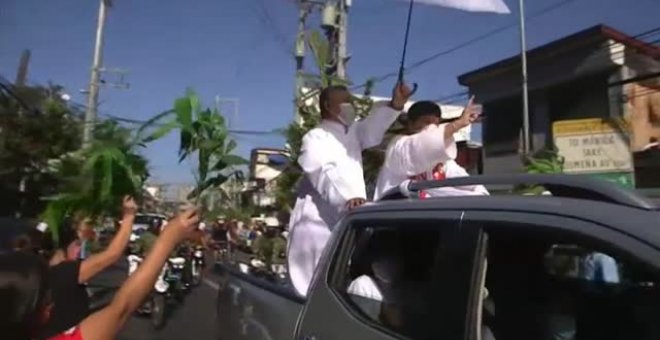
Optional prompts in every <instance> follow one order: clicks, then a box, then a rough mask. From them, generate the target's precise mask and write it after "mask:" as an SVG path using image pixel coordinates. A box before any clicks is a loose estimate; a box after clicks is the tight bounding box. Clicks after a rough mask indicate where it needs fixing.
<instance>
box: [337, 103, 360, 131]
mask: <svg viewBox="0 0 660 340" xmlns="http://www.w3.org/2000/svg"><path fill="white" fill-rule="evenodd" d="M339 108H340V111H339V117H338V118H339V120H340V121H341V122H342V123H343V124H344V125H346V126H350V125H351V124H353V123H355V117H356V114H355V108H353V105H351V104H349V103H343V104H341V105H340V107H339Z"/></svg>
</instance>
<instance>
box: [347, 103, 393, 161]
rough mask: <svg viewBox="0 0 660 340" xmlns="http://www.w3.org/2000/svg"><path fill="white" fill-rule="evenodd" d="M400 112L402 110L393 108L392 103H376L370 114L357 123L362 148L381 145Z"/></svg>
mask: <svg viewBox="0 0 660 340" xmlns="http://www.w3.org/2000/svg"><path fill="white" fill-rule="evenodd" d="M400 114H401V111H399V110H395V109H393V108H392V107H391V106H390V105H387V104H384V103H383V104H374V107H373V108H372V109H371V112H369V115H368V116H366V117H365V118H364V119H362V120H360V121H358V122H356V123H355V124H356V125H357V130H358V132H357V135H358V139H359V140H360V146H361V147H362V150H365V149H369V148H373V147H375V146H378V145H380V143H382V142H383V137H384V136H385V133H386V132H387V129H389V128H390V126H391V125H392V123H394V121H396V119H397V117H399V115H400Z"/></svg>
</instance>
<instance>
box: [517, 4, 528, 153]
mask: <svg viewBox="0 0 660 340" xmlns="http://www.w3.org/2000/svg"><path fill="white" fill-rule="evenodd" d="M518 3H519V7H520V11H519V12H520V60H521V64H522V70H521V71H522V97H523V98H522V102H523V104H522V109H523V110H522V111H523V117H522V118H523V155H525V156H527V155H529V152H530V136H529V89H528V86H527V40H526V32H525V0H519V2H518Z"/></svg>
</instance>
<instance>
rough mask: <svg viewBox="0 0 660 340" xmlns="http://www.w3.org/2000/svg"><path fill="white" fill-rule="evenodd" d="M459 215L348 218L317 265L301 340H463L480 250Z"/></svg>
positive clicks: (408, 213)
mask: <svg viewBox="0 0 660 340" xmlns="http://www.w3.org/2000/svg"><path fill="white" fill-rule="evenodd" d="M462 215H463V212H462V211H388V212H377V213H376V212H364V213H357V214H354V215H351V216H350V217H348V218H347V219H346V220H345V221H344V225H343V226H342V227H341V229H340V230H341V231H340V232H338V233H336V234H335V235H333V240H331V243H330V246H329V247H328V248H327V249H326V253H325V254H324V256H323V258H322V260H321V262H320V264H319V268H318V270H317V273H316V275H317V276H318V278H317V279H316V280H315V282H314V284H313V285H312V287H311V288H310V294H309V298H308V301H307V304H306V306H305V308H304V310H303V313H302V316H301V319H300V320H299V325H298V327H297V328H298V330H297V337H296V338H297V339H317V340H323V339H365V340H368V339H402V338H405V339H463V338H464V336H465V334H464V330H465V327H464V324H465V317H466V314H465V313H466V307H467V305H468V303H467V299H469V290H470V284H469V280H471V279H472V276H473V274H472V271H473V268H472V264H473V261H474V260H475V254H476V253H475V249H476V244H475V243H474V240H475V238H474V237H472V235H468V234H466V233H461V232H459V231H460V225H461V217H462ZM465 235H468V236H469V237H465Z"/></svg>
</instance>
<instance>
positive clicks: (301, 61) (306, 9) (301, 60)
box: [293, 0, 312, 124]
mask: <svg viewBox="0 0 660 340" xmlns="http://www.w3.org/2000/svg"><path fill="white" fill-rule="evenodd" d="M311 8H312V4H310V3H309V2H308V1H307V0H300V1H299V3H298V34H297V37H296V50H295V56H294V58H295V62H296V84H295V88H294V90H293V91H294V92H293V104H294V105H293V116H294V119H295V121H296V123H298V124H302V123H303V121H302V117H301V116H300V112H298V105H299V104H300V103H298V97H299V96H300V95H301V93H302V89H303V86H304V82H303V67H304V65H305V51H306V47H305V23H306V22H307V16H308V15H309V13H310V12H311Z"/></svg>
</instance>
